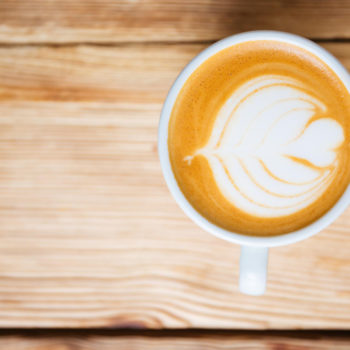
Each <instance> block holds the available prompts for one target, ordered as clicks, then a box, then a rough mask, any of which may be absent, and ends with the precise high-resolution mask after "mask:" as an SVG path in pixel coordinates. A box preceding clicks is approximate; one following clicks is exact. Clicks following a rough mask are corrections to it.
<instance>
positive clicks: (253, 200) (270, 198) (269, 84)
mask: <svg viewBox="0 0 350 350" xmlns="http://www.w3.org/2000/svg"><path fill="white" fill-rule="evenodd" d="M326 111H327V107H326V106H325V105H324V104H323V103H322V101H319V100H318V99H316V98H314V97H313V96H311V94H310V93H308V91H307V90H306V89H304V88H303V85H302V84H301V83H299V82H298V81H297V80H294V79H291V78H288V77H285V76H279V75H263V76H260V77H258V78H255V79H252V80H251V81H249V82H247V83H245V84H243V85H242V86H240V87H239V88H238V89H236V90H235V91H234V93H233V94H232V95H231V96H230V98H229V99H228V100H227V101H226V102H225V104H224V105H223V106H222V108H221V110H220V111H219V113H218V115H217V117H216V120H215V123H214V126H213V129H212V132H211V136H210V138H209V140H208V142H207V144H206V145H205V146H204V147H203V148H201V149H198V150H197V151H196V152H195V153H194V154H193V155H190V156H189V157H186V158H185V160H186V161H188V162H191V160H192V158H193V157H194V156H198V155H202V156H204V157H206V159H207V160H208V162H209V165H210V167H211V170H212V172H213V175H214V178H215V181H216V184H217V186H218V188H219V189H220V191H221V193H222V194H223V195H224V197H225V198H226V199H227V200H228V201H230V202H231V203H232V204H233V205H234V206H236V207H237V208H239V209H241V210H243V211H245V212H247V213H249V214H252V215H254V216H259V217H266V218H271V217H279V216H284V215H290V214H293V213H296V212H298V211H300V210H302V209H303V208H306V207H307V206H309V205H310V204H312V203H313V202H315V201H316V200H317V199H318V198H319V197H320V196H321V195H322V193H324V191H325V190H326V189H327V187H328V186H329V185H330V183H331V182H332V179H333V177H334V174H335V173H336V169H337V167H338V166H339V164H338V163H339V162H338V159H337V148H338V147H339V146H340V145H341V144H342V143H343V141H344V132H343V128H342V126H341V125H340V124H339V123H338V122H337V121H336V120H334V119H332V118H322V117H321V118H318V119H312V118H313V117H314V116H315V114H316V113H320V112H321V113H322V112H326Z"/></svg>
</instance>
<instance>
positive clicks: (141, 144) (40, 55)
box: [0, 44, 350, 349]
mask: <svg viewBox="0 0 350 350" xmlns="http://www.w3.org/2000/svg"><path fill="white" fill-rule="evenodd" d="M326 47H327V48H328V49H330V50H331V51H332V52H335V53H336V54H337V55H338V56H339V57H340V59H341V60H342V61H343V62H344V63H345V65H346V66H347V67H349V66H350V45H348V44H331V45H327V46H326ZM202 48H203V46H201V45H193V46H192V45H176V46H174V45H144V46H142V45H138V46H127V45H126V46H121V47H113V48H112V47H108V48H106V47H92V46H78V47H61V48H48V47H15V48H1V49H0V82H1V83H0V327H100V326H106V327H134V328H164V327H167V328H187V327H198V328H200V327H203V328H211V327H212V328H213V327H214V328H239V329H243V328H254V329H267V328H277V329H300V328H305V329H307V328H314V329H316V328H328V329H335V328H339V329H349V328H350V279H349V274H350V259H349V249H350V236H349V229H350V210H348V211H347V212H346V213H345V214H343V215H342V216H341V217H340V218H339V219H338V220H337V221H336V222H335V223H334V224H333V225H332V226H331V227H330V228H329V229H327V230H326V231H324V232H322V233H320V234H319V235H317V236H316V237H314V238H312V239H309V240H307V241H304V242H301V243H298V244H295V245H292V246H288V247H281V248H276V249H272V251H271V259H270V273H269V285H268V291H267V294H266V295H265V296H263V297H259V298H254V297H249V296H244V295H241V294H239V293H238V289H237V278H238V258H239V257H238V255H239V248H238V247H237V246H235V245H231V244H229V243H226V242H224V241H221V240H219V239H217V238H215V237H212V236H211V235H209V234H207V233H205V232H203V231H202V230H201V229H199V228H198V227H196V226H195V225H194V224H193V223H192V222H191V221H190V220H189V219H187V218H186V217H185V215H184V214H183V213H182V211H181V210H180V209H179V208H178V207H177V205H176V204H175V202H174V200H173V199H172V198H171V196H170V194H169V191H168V190H167V188H166V186H165V183H164V181H163V179H162V175H161V171H160V166H159V162H158V158H157V150H156V140H157V123H158V118H159V112H160V108H161V102H162V100H163V99H164V97H165V95H166V92H167V90H168V88H169V87H170V84H171V82H172V81H173V79H174V78H175V76H176V75H177V74H178V72H179V71H180V69H181V68H182V67H183V65H184V64H185V62H187V61H188V60H189V59H190V58H192V57H193V55H194V54H195V53H196V52H198V51H199V50H201V49H202ZM223 346H224V345H223ZM225 346H226V345H225ZM135 347H136V345H135ZM4 348H6V347H4ZM34 348H35V347H34ZM208 348H210V346H209V347H208ZM277 348H278V347H275V349H277Z"/></svg>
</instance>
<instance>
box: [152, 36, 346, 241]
mask: <svg viewBox="0 0 350 350" xmlns="http://www.w3.org/2000/svg"><path fill="white" fill-rule="evenodd" d="M256 40H277V41H282V42H285V43H290V44H293V45H297V46H299V47H301V48H304V49H306V50H308V51H309V52H312V53H313V54H315V55H316V56H318V57H319V58H320V59H321V60H322V61H323V62H325V63H326V64H327V65H328V66H329V67H330V68H331V69H332V70H333V71H334V72H335V73H336V74H337V75H338V77H339V78H340V79H341V80H342V82H343V83H344V85H345V87H346V88H347V90H348V91H349V92H350V77H349V74H348V72H347V71H346V69H345V68H344V67H343V66H342V65H341V63H340V62H339V61H338V60H337V59H336V58H335V57H334V56H332V55H331V54H330V53H329V52H328V51H326V50H325V49H323V48H322V47H320V46H318V45H317V44H315V43H314V42H312V41H310V40H307V39H305V38H302V37H299V36H296V35H293V34H288V33H283V32H276V31H253V32H246V33H241V34H236V35H233V36H230V37H228V38H225V39H223V40H220V41H218V42H216V43H215V44H213V45H211V46H209V47H208V48H207V49H205V50H204V51H202V52H201V53H199V54H198V55H197V56H196V57H195V58H194V59H193V60H192V61H191V62H190V63H189V64H188V65H187V66H186V67H185V68H184V69H183V70H182V72H181V73H180V74H179V76H178V77H177V79H176V80H175V82H174V84H173V86H172V87H171V89H170V91H169V93H168V96H167V98H166V100H165V102H164V105H163V109H162V112H161V118H160V122H159V129H158V153H159V158H160V162H161V167H162V170H163V175H164V178H165V180H166V183H167V185H168V187H169V189H170V192H171V193H172V195H173V197H174V198H175V200H176V202H177V203H178V205H179V206H180V207H181V208H182V210H183V211H184V212H185V213H186V214H187V215H188V216H189V217H190V218H191V219H192V220H193V221H194V222H195V223H196V224H197V225H199V226H200V227H202V228H203V229H204V230H206V231H208V232H210V233H212V234H213V235H215V236H217V237H220V238H222V239H225V240H227V241H230V242H234V243H238V244H241V245H247V246H261V247H274V246H280V245H285V244H290V243H294V242H298V241H301V240H303V239H305V238H308V237H310V236H312V235H314V234H316V233H318V232H320V231H321V230H323V229H324V228H325V227H326V226H328V225H329V224H330V223H331V222H333V221H334V220H335V219H336V218H337V217H338V216H339V215H340V214H341V213H342V212H343V211H344V210H345V209H346V208H347V206H348V205H349V202H350V186H348V187H347V189H346V190H345V192H344V194H343V195H342V196H341V198H340V199H339V200H338V201H337V203H336V204H335V205H334V206H333V207H332V208H331V209H330V210H329V211H328V212H327V213H326V214H325V215H323V216H322V217H321V218H319V219H318V220H316V221H314V222H313V223H311V224H310V225H308V226H305V227H303V228H302V229H299V230H297V231H294V232H291V233H287V234H283V235H278V236H272V237H258V236H246V235H243V234H239V233H234V232H231V231H228V230H225V229H223V228H221V227H219V226H217V225H215V224H213V223H212V222H210V221H208V220H207V219H206V218H205V217H203V216H202V215H201V214H200V213H198V212H197V211H196V210H195V209H194V208H193V207H192V206H191V204H190V203H189V202H188V200H187V199H186V197H185V196H184V195H183V193H182V191H181V190H180V188H179V186H178V184H177V182H176V180H175V177H174V174H173V171H172V168H171V164H170V159H169V152H168V124H169V119H170V115H171V111H172V109H173V106H174V103H175V101H176V98H177V95H178V93H179V92H180V90H181V88H182V86H183V85H184V83H185V82H186V80H187V79H188V78H189V77H190V75H191V74H192V73H193V72H194V71H195V70H196V69H197V67H199V66H200V65H201V64H202V63H203V62H204V61H206V60H207V59H208V58H209V57H211V56H212V55H214V54H216V53H217V52H219V51H221V50H223V49H225V48H227V47H230V46H232V45H235V44H238V43H242V42H246V41H256Z"/></svg>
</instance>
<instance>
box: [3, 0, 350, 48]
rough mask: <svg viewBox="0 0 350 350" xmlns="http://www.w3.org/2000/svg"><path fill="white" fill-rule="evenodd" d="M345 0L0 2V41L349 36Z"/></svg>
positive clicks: (349, 13)
mask: <svg viewBox="0 0 350 350" xmlns="http://www.w3.org/2000/svg"><path fill="white" fill-rule="evenodd" d="M349 16H350V3H349V1H346V0H323V1H314V0H298V1H285V0H262V1H260V0H234V1H232V0H218V1H211V0H197V1H195V2H193V1H187V0H179V1H172V0H163V1H155V0H143V1H135V0H134V1H130V0H121V1H114V0H75V1H71V0H52V1H46V0H32V1H26V0H2V1H0V42H1V43H26V44H27V43H29V42H30V43H81V42H85V43H87V42H90V43H91V42H95V43H97V42H99V43H116V42H130V41H133V42H143V41H167V42H168V41H194V40H195V41H202V40H205V41H207V40H217V39H220V38H222V37H225V36H228V35H232V34H234V33H237V32H242V31H247V30H257V29H274V30H282V31H289V32H294V33H297V34H300V35H303V36H307V37H312V38H327V39H330V38H349V37H350V27H349V25H348V22H349Z"/></svg>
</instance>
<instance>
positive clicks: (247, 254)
mask: <svg viewBox="0 0 350 350" xmlns="http://www.w3.org/2000/svg"><path fill="white" fill-rule="evenodd" d="M268 254H269V248H266V247H250V246H242V248H241V258H240V262H239V265H240V272H239V290H240V291H241V292H242V293H244V294H248V295H262V294H264V293H265V290H266V276H267V260H268Z"/></svg>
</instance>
